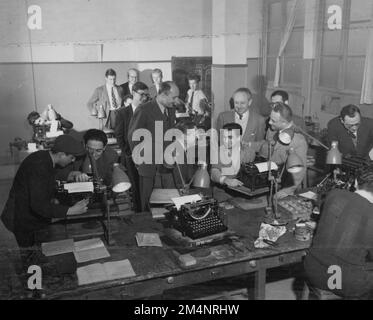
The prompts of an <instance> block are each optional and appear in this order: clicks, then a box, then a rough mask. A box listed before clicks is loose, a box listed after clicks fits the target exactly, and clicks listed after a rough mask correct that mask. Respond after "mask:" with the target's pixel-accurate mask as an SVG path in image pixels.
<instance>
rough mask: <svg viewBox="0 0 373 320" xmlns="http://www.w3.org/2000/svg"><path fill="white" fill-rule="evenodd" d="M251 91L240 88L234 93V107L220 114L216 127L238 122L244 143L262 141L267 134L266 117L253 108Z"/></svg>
mask: <svg viewBox="0 0 373 320" xmlns="http://www.w3.org/2000/svg"><path fill="white" fill-rule="evenodd" d="M251 96H252V95H251V92H250V90H249V89H247V88H240V89H237V90H236V91H235V93H234V94H233V101H234V109H233V110H229V111H223V112H222V113H220V114H219V116H218V119H217V122H216V129H217V130H218V134H220V129H222V128H223V126H224V125H225V124H227V123H232V122H234V123H238V124H239V125H240V126H241V128H242V132H243V133H242V141H243V143H245V142H246V143H247V142H253V141H261V140H263V139H264V135H265V119H264V118H263V117H262V116H261V115H259V114H258V113H256V112H255V111H254V110H253V109H252V108H251V104H252V98H251Z"/></svg>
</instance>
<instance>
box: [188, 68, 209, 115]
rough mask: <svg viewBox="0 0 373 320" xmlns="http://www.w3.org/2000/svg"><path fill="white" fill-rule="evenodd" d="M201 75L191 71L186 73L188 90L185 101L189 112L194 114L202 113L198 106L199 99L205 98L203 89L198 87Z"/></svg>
mask: <svg viewBox="0 0 373 320" xmlns="http://www.w3.org/2000/svg"><path fill="white" fill-rule="evenodd" d="M200 81H201V77H200V76H199V75H198V74H195V73H191V74H189V75H188V83H189V88H190V89H189V90H188V92H187V96H186V103H187V105H188V108H189V112H191V113H195V114H197V115H198V114H203V112H202V110H201V108H200V102H201V100H206V101H207V97H206V95H205V94H204V93H203V91H202V90H201V89H200V88H199V83H200Z"/></svg>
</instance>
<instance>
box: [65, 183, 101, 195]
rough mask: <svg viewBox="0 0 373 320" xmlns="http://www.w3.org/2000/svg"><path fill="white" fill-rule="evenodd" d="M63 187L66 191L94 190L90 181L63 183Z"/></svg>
mask: <svg viewBox="0 0 373 320" xmlns="http://www.w3.org/2000/svg"><path fill="white" fill-rule="evenodd" d="M63 187H64V189H65V190H67V192H68V193H78V192H93V191H94V187H93V182H92V181H90V182H72V183H65V184H64V185H63Z"/></svg>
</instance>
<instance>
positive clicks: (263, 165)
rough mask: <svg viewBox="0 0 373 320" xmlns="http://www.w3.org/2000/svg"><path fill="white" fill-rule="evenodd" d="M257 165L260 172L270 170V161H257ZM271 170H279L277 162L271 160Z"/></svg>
mask: <svg viewBox="0 0 373 320" xmlns="http://www.w3.org/2000/svg"><path fill="white" fill-rule="evenodd" d="M255 166H256V167H257V169H258V171H259V172H266V171H268V162H267V161H266V162H259V163H255ZM271 170H278V166H277V164H276V163H274V162H273V161H271Z"/></svg>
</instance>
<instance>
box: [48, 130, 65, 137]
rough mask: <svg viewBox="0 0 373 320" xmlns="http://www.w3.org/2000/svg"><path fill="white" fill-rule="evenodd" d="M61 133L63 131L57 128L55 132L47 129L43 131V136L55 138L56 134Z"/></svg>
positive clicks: (59, 134) (60, 134)
mask: <svg viewBox="0 0 373 320" xmlns="http://www.w3.org/2000/svg"><path fill="white" fill-rule="evenodd" d="M62 135H63V131H61V130H59V131H56V132H51V131H47V132H46V133H45V136H46V137H47V138H56V137H58V136H62Z"/></svg>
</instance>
